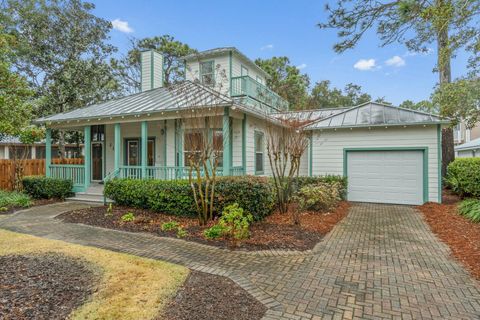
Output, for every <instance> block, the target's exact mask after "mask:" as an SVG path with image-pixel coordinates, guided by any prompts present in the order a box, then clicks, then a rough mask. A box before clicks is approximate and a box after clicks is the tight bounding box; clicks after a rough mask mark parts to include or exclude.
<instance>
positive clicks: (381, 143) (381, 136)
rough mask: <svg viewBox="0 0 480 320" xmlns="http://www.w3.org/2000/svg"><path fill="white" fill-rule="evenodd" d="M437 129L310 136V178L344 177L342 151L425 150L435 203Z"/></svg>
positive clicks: (326, 132) (430, 195) (430, 194)
mask: <svg viewBox="0 0 480 320" xmlns="http://www.w3.org/2000/svg"><path fill="white" fill-rule="evenodd" d="M437 146H438V140H437V127H436V126H428V127H425V128H424V127H407V128H403V127H401V128H400V127H390V128H372V129H371V130H369V129H368V128H357V129H353V130H349V129H341V130H340V129H339V130H336V131H334V130H323V131H318V130H317V131H315V132H314V134H313V155H312V174H313V175H324V174H337V175H343V163H344V159H343V157H344V148H379V147H428V199H429V201H434V202H438V191H439V180H438V176H439V175H438V174H439V166H438V148H437Z"/></svg>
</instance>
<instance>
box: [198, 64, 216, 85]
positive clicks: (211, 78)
mask: <svg viewBox="0 0 480 320" xmlns="http://www.w3.org/2000/svg"><path fill="white" fill-rule="evenodd" d="M214 63H215V62H214V61H213V60H210V61H204V62H200V83H202V84H203V85H206V86H213V85H214V82H215V75H214V73H213V72H214V70H215V66H214Z"/></svg>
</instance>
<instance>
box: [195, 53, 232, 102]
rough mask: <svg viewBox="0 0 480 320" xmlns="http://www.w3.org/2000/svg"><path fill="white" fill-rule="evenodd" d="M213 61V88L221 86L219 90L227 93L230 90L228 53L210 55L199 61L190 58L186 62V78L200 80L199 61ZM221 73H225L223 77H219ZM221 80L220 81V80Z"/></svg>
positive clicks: (217, 88)
mask: <svg viewBox="0 0 480 320" xmlns="http://www.w3.org/2000/svg"><path fill="white" fill-rule="evenodd" d="M212 60H213V61H214V68H215V70H214V76H215V81H217V83H218V84H217V85H216V87H215V88H214V89H216V90H219V89H220V87H221V92H222V93H223V94H227V95H228V93H229V92H230V79H228V75H229V72H230V58H229V55H228V53H226V54H225V55H222V56H217V57H212V58H206V59H201V60H199V61H197V60H192V61H189V62H187V74H186V79H187V80H190V81H199V80H200V63H201V62H205V61H212ZM221 73H224V74H225V77H221V75H220V74H221ZM220 81H221V82H220Z"/></svg>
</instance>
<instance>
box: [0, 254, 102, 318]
mask: <svg viewBox="0 0 480 320" xmlns="http://www.w3.org/2000/svg"><path fill="white" fill-rule="evenodd" d="M96 279H97V276H96V273H95V272H93V271H92V269H91V268H90V266H89V265H88V264H87V263H86V262H84V261H83V260H80V259H75V258H71V257H67V256H65V255H61V254H54V253H49V254H44V255H25V256H23V255H8V256H0V318H1V319H50V320H52V319H66V318H67V317H68V315H69V314H70V313H71V312H72V310H74V309H75V308H77V307H78V306H80V305H81V304H82V303H83V302H84V301H85V300H86V299H87V297H88V296H90V295H91V294H92V293H93V291H94V287H93V284H94V283H95V281H96Z"/></svg>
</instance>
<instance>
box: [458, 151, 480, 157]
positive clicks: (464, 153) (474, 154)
mask: <svg viewBox="0 0 480 320" xmlns="http://www.w3.org/2000/svg"><path fill="white" fill-rule="evenodd" d="M473 157H480V150H478V151H477V152H475V151H473V150H463V151H457V158H473Z"/></svg>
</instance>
